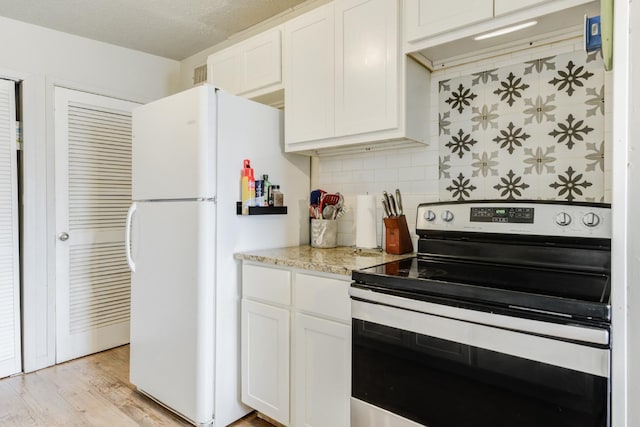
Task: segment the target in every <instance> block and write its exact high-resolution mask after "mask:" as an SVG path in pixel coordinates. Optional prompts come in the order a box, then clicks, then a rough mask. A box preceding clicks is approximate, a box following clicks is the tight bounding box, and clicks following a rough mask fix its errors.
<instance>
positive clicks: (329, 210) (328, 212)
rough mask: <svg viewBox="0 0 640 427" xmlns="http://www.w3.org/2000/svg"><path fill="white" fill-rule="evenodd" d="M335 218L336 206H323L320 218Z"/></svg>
mask: <svg viewBox="0 0 640 427" xmlns="http://www.w3.org/2000/svg"><path fill="white" fill-rule="evenodd" d="M335 216H336V205H325V206H324V208H322V218H323V219H335Z"/></svg>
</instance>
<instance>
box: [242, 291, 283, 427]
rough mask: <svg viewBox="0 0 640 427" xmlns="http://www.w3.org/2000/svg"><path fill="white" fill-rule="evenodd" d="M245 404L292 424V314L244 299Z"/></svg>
mask: <svg viewBox="0 0 640 427" xmlns="http://www.w3.org/2000/svg"><path fill="white" fill-rule="evenodd" d="M241 317H242V351H241V352H242V374H241V376H242V402H243V403H245V404H246V405H249V406H250V407H252V408H254V409H256V410H258V411H260V412H262V413H263V414H265V415H267V416H269V417H271V418H273V419H274V420H276V421H278V422H280V423H282V424H285V425H287V424H289V311H288V310H286V309H283V308H278V307H274V306H270V305H267V304H261V303H258V302H255V301H251V300H246V299H243V300H242V315H241Z"/></svg>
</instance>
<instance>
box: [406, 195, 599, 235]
mask: <svg viewBox="0 0 640 427" xmlns="http://www.w3.org/2000/svg"><path fill="white" fill-rule="evenodd" d="M416 229H418V230H448V231H471V232H473V231H476V232H485V233H513V234H531V235H548V236H575V237H597V238H611V208H610V205H606V204H592V203H571V204H565V203H558V202H546V201H540V202H537V201H536V202H526V203H525V202H518V201H513V202H511V201H486V202H485V201H479V202H437V203H423V204H420V205H419V206H418V216H417V220H416Z"/></svg>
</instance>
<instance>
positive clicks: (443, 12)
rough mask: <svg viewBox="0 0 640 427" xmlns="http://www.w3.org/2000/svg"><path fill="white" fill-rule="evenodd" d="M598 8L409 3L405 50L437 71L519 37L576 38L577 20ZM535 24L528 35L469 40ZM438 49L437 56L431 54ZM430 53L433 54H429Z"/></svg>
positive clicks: (463, 0) (577, 3)
mask: <svg viewBox="0 0 640 427" xmlns="http://www.w3.org/2000/svg"><path fill="white" fill-rule="evenodd" d="M597 3H598V2H593V1H592V0H447V1H436V0H404V1H403V3H402V4H403V7H404V9H403V23H404V51H405V53H407V52H409V53H415V52H420V53H421V54H422V55H423V56H425V57H426V58H428V59H429V60H430V61H432V64H431V66H433V67H436V66H439V65H441V64H440V59H442V57H443V55H445V58H446V55H450V56H449V57H448V58H454V57H455V58H459V57H460V56H465V55H468V54H470V53H471V54H473V53H474V52H477V51H478V50H483V51H487V49H489V48H492V47H494V46H499V45H500V44H501V43H502V44H504V43H505V41H507V42H513V41H514V40H517V38H518V37H522V38H525V39H527V41H528V42H531V41H532V40H535V41H540V40H543V39H545V38H548V37H547V34H550V33H557V32H559V31H560V32H561V31H564V32H567V33H568V32H573V33H575V31H576V27H578V28H579V27H580V25H578V26H576V25H575V23H576V20H575V19H574V18H575V17H576V16H580V17H583V16H584V15H585V13H589V14H591V13H590V12H591V10H592V9H593V7H590V6H589V4H591V5H593V4H596V5H597ZM559 14H561V16H560V15H559ZM596 14H597V13H596ZM565 18H568V19H565ZM531 19H536V20H537V21H539V22H538V25H537V26H536V27H533V29H532V30H529V31H528V32H518V33H514V34H513V35H509V36H507V38H495V39H492V41H490V42H489V41H483V42H482V43H480V44H478V43H475V42H474V41H473V40H471V39H470V38H469V37H471V36H474V35H477V34H482V33H486V32H490V31H493V30H497V29H499V28H504V27H508V26H511V25H514V24H518V23H522V22H525V21H528V20H531ZM578 23H581V20H578ZM556 35H557V34H556ZM576 35H577V34H576ZM457 42H459V43H457ZM449 43H457V44H455V45H454V44H449ZM434 47H435V48H436V49H435V52H434V49H431V48H434ZM438 47H439V51H438ZM426 49H431V50H430V52H426V53H425V52H424V51H425V50H426ZM430 54H431V55H430Z"/></svg>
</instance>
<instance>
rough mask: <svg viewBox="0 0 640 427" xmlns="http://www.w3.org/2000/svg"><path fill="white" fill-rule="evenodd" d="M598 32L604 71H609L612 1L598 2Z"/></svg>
mask: <svg viewBox="0 0 640 427" xmlns="http://www.w3.org/2000/svg"><path fill="white" fill-rule="evenodd" d="M600 31H601V34H602V60H603V61H604V69H605V70H607V71H610V70H611V67H612V65H613V0H600Z"/></svg>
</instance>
